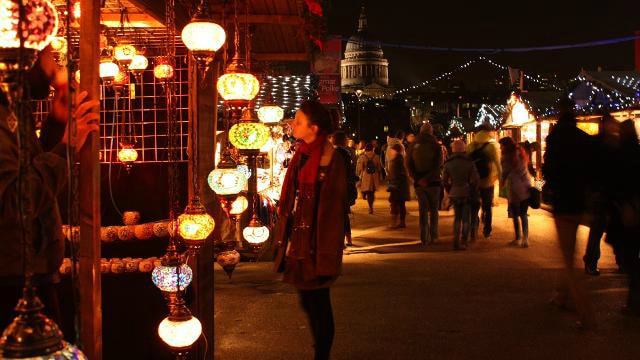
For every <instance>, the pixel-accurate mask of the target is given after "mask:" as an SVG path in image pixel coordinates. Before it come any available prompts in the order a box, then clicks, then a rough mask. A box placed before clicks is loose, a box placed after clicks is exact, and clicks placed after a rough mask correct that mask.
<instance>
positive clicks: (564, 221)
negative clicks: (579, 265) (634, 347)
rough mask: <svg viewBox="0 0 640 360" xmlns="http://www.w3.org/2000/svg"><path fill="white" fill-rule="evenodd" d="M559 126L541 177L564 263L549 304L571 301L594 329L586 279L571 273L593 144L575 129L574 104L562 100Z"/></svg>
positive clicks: (581, 323)
mask: <svg viewBox="0 0 640 360" xmlns="http://www.w3.org/2000/svg"><path fill="white" fill-rule="evenodd" d="M559 108H560V115H559V119H558V124H557V125H556V126H555V127H554V128H553V130H551V133H550V134H549V136H548V137H547V150H546V153H545V161H544V166H543V169H542V170H543V174H544V177H545V180H546V182H547V186H548V188H549V191H550V197H551V204H552V206H553V217H554V220H555V223H556V230H557V232H558V241H559V245H560V249H561V251H562V256H563V259H564V263H565V279H564V281H563V282H562V283H561V284H560V286H559V288H558V293H557V295H556V296H555V298H554V299H553V300H552V303H554V304H555V305H557V306H558V307H561V308H568V307H570V305H571V304H570V302H569V301H570V300H573V302H574V304H575V307H576V310H577V311H578V314H579V316H580V321H579V322H578V325H579V326H580V327H581V328H583V329H592V328H594V327H595V326H596V319H595V314H594V312H593V307H592V304H591V299H590V297H589V296H588V293H587V289H586V284H585V279H584V278H583V277H581V276H580V275H579V274H577V273H576V271H575V269H574V265H575V264H574V256H575V248H576V232H577V231H578V225H580V219H581V217H582V215H583V214H584V211H585V197H586V194H587V187H588V183H589V181H590V179H591V177H592V175H593V174H592V173H593V168H592V166H591V165H592V164H591V161H592V160H593V141H592V139H591V137H590V136H589V135H587V134H586V133H585V132H584V131H582V130H580V129H578V127H577V126H576V121H577V120H576V118H575V115H574V114H573V110H572V109H573V104H572V102H571V101H570V100H569V99H563V100H561V102H560V104H559Z"/></svg>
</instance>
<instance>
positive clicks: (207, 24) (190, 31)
mask: <svg viewBox="0 0 640 360" xmlns="http://www.w3.org/2000/svg"><path fill="white" fill-rule="evenodd" d="M180 37H181V38H182V42H183V43H184V45H185V46H186V47H187V49H189V51H191V55H192V56H193V57H194V58H195V59H196V60H197V61H198V63H199V64H200V65H204V64H206V63H208V62H210V61H211V60H212V59H213V55H214V54H215V52H216V51H218V49H220V48H221V47H222V45H223V44H224V42H225V41H226V39H227V34H226V33H225V32H224V29H223V28H222V26H220V25H218V24H216V23H214V22H213V21H212V20H211V14H210V13H209V7H208V2H207V1H201V2H200V4H199V5H198V8H197V9H196V13H195V15H194V16H193V18H191V21H190V22H189V23H188V24H187V25H186V26H185V27H184V29H182V33H181V34H180Z"/></svg>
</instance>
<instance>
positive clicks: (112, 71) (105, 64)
mask: <svg viewBox="0 0 640 360" xmlns="http://www.w3.org/2000/svg"><path fill="white" fill-rule="evenodd" d="M119 72H120V67H118V64H116V63H114V62H113V61H112V60H111V59H108V58H105V59H102V60H101V61H100V78H102V80H104V81H105V82H106V83H107V84H110V83H111V82H113V80H114V79H115V78H116V76H118V73H119Z"/></svg>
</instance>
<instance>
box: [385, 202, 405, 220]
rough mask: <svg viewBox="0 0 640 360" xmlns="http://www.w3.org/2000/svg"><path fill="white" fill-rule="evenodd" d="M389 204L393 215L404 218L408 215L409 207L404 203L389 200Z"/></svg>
mask: <svg viewBox="0 0 640 360" xmlns="http://www.w3.org/2000/svg"><path fill="white" fill-rule="evenodd" d="M389 204H390V205H391V215H400V216H401V217H403V218H404V217H405V216H406V215H407V205H406V203H405V202H404V201H395V200H394V201H391V200H389Z"/></svg>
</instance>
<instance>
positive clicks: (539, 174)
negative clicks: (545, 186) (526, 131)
mask: <svg viewBox="0 0 640 360" xmlns="http://www.w3.org/2000/svg"><path fill="white" fill-rule="evenodd" d="M536 142H537V143H538V148H537V149H536V178H537V179H541V178H542V119H537V120H536Z"/></svg>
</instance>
